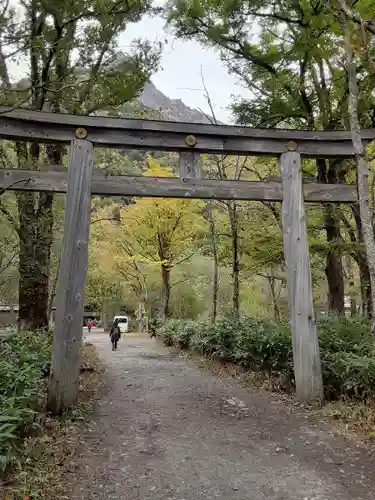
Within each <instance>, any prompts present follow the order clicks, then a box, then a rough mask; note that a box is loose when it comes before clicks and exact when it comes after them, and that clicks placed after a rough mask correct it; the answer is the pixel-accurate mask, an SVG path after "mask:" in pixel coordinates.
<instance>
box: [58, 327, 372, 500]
mask: <svg viewBox="0 0 375 500" xmlns="http://www.w3.org/2000/svg"><path fill="white" fill-rule="evenodd" d="M89 337H90V339H91V340H92V342H93V343H94V344H95V345H96V346H97V348H98V349H99V352H100V355H101V357H102V359H103V360H104V362H105V364H106V367H107V378H108V383H109V388H108V389H107V391H106V392H107V393H106V394H104V395H103V398H102V399H101V401H100V403H99V405H98V411H97V416H96V418H95V420H94V422H93V423H92V424H90V426H89V427H88V428H87V429H86V431H85V435H84V439H85V443H86V444H85V445H84V448H83V450H81V454H80V456H79V457H77V463H78V468H77V470H76V471H74V473H73V474H72V475H71V477H69V478H67V480H68V481H69V482H72V483H73V484H75V487H74V493H73V495H72V497H71V498H72V499H74V500H78V499H80V500H89V499H90V500H91V499H96V500H120V499H121V500H151V499H152V500H200V499H207V500H214V499H219V500H263V499H268V500H339V499H340V500H355V499H357V500H365V499H366V500H367V499H368V500H370V499H374V498H375V474H374V470H375V460H374V459H373V458H371V457H370V456H369V455H368V454H367V453H366V452H365V451H363V450H361V449H359V448H356V447H355V446H353V445H350V444H348V443H347V442H346V441H345V440H343V439H341V438H339V437H337V436H334V435H333V434H332V433H331V432H330V431H329V430H326V429H323V428H318V427H317V426H315V425H313V424H311V423H309V422H308V420H307V418H306V416H303V415H300V416H297V415H294V414H291V413H290V410H289V409H288V408H287V407H286V406H285V405H284V404H283V403H282V402H275V401H271V400H270V399H269V398H268V397H267V395H260V394H258V393H255V392H254V393H253V392H251V391H249V390H246V389H244V388H241V387H239V386H238V385H237V384H236V383H235V382H233V381H231V380H229V379H228V380H226V379H225V380H222V379H218V378H217V377H215V376H211V375H204V374H202V373H201V371H200V370H199V368H197V366H196V365H195V363H194V361H187V360H185V359H181V358H180V357H178V356H173V355H172V354H170V353H169V352H168V350H166V349H165V348H163V347H162V346H161V345H158V344H157V343H155V341H153V340H149V339H148V338H145V337H141V336H135V335H134V336H133V335H131V336H128V337H126V338H124V337H123V338H122V339H121V341H120V343H119V349H118V350H117V351H116V352H111V346H110V342H109V339H108V337H107V335H103V334H100V333H92V334H91V335H90V336H89Z"/></svg>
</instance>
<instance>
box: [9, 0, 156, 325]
mask: <svg viewBox="0 0 375 500" xmlns="http://www.w3.org/2000/svg"><path fill="white" fill-rule="evenodd" d="M151 9H152V5H151V0H149V1H148V0H146V1H139V0H131V1H128V0H123V1H121V0H120V1H117V0H116V1H115V0H106V1H105V2H97V1H96V0H88V1H85V2H83V3H82V2H73V1H71V0H70V1H65V0H57V1H56V0H53V1H48V0H47V1H44V0H43V1H41V0H23V1H22V2H21V3H20V4H19V5H17V6H16V7H13V6H10V4H9V3H7V4H5V6H4V9H3V11H2V13H1V23H0V79H1V89H0V90H1V92H0V99H1V101H2V105H5V106H10V107H16V106H26V107H29V108H31V109H34V110H38V111H39V110H46V111H51V112H54V113H58V112H68V113H73V114H93V113H99V112H105V113H111V112H113V111H114V110H115V109H116V107H117V106H119V105H121V104H122V103H124V102H126V101H128V100H130V99H132V98H133V97H134V96H135V95H137V93H138V92H139V91H140V89H141V88H142V87H143V85H144V83H145V81H146V80H147V79H148V78H149V76H150V73H151V72H152V71H154V70H155V69H156V67H157V63H158V58H159V53H160V47H151V46H150V45H149V44H148V43H146V42H141V41H139V40H138V41H135V42H134V44H133V47H132V49H131V51H130V53H129V54H126V55H122V56H121V57H119V49H118V37H119V35H120V34H121V33H122V32H123V31H124V30H125V29H126V27H127V26H128V25H129V24H130V23H133V22H137V21H138V20H140V19H141V17H142V16H143V15H144V14H145V13H147V12H150V10H151ZM15 59H17V62H21V63H23V64H24V65H25V67H26V68H27V70H26V71H27V76H26V77H25V78H24V79H23V80H22V81H20V82H18V83H17V84H15V83H12V81H11V78H10V74H11V64H12V61H14V60H15ZM15 151H16V162H17V166H18V167H19V168H25V167H27V168H31V169H40V168H44V165H45V164H47V165H49V166H51V165H52V166H56V165H57V166H61V164H62V161H63V157H64V155H65V153H66V151H65V148H63V147H61V146H60V145H53V144H51V145H47V146H42V145H40V144H35V143H34V144H27V143H21V142H19V143H17V144H16V145H15ZM17 204H18V213H19V238H20V252H19V307H20V310H19V319H20V326H21V327H22V328H32V329H33V328H39V327H43V326H46V325H47V324H48V296H49V270H50V269H49V268H50V255H51V245H52V241H53V194H51V193H44V192H41V193H20V194H18V195H17Z"/></svg>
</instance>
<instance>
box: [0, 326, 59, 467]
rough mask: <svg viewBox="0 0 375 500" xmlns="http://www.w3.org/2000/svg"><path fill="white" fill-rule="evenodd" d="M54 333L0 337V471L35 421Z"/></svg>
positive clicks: (8, 463) (42, 332) (28, 333)
mask: <svg viewBox="0 0 375 500" xmlns="http://www.w3.org/2000/svg"><path fill="white" fill-rule="evenodd" d="M51 346H52V333H51V332H46V331H40V332H32V333H31V332H23V333H16V332H12V333H10V334H9V335H8V336H7V337H5V338H3V339H1V340H0V471H1V472H4V471H5V470H6V468H7V467H8V466H9V465H10V464H11V462H12V460H13V454H12V451H13V450H14V448H15V446H17V443H18V439H19V438H20V437H22V435H23V434H24V433H25V432H27V430H28V428H29V427H30V426H31V425H32V424H33V422H34V419H35V414H36V412H37V411H38V410H39V409H40V407H41V405H42V403H43V398H44V395H45V384H46V375H47V374H48V371H49V362H50V358H51Z"/></svg>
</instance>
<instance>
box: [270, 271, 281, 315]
mask: <svg viewBox="0 0 375 500" xmlns="http://www.w3.org/2000/svg"><path fill="white" fill-rule="evenodd" d="M267 280H268V283H269V285H270V290H271V297H272V305H273V317H274V320H275V321H277V322H280V309H279V305H278V303H277V297H276V286H275V285H276V280H275V278H274V277H273V276H268V277H267Z"/></svg>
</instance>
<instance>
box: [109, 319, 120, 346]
mask: <svg viewBox="0 0 375 500" xmlns="http://www.w3.org/2000/svg"><path fill="white" fill-rule="evenodd" d="M109 337H110V339H111V342H112V351H115V350H116V349H117V344H118V341H119V340H120V338H121V332H120V328H119V327H118V326H115V325H112V327H111V331H110V333H109Z"/></svg>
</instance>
